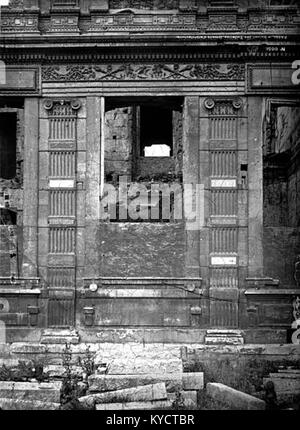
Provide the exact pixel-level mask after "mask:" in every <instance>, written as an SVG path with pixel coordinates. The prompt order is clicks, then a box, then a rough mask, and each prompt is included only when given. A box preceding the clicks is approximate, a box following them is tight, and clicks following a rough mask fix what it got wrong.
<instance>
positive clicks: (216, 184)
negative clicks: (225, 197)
mask: <svg viewBox="0 0 300 430" xmlns="http://www.w3.org/2000/svg"><path fill="white" fill-rule="evenodd" d="M211 186H212V188H236V179H212V180H211Z"/></svg>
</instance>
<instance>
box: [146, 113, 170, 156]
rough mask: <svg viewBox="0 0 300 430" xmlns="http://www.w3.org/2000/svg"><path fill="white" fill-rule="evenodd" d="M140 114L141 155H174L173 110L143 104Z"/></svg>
mask: <svg viewBox="0 0 300 430" xmlns="http://www.w3.org/2000/svg"><path fill="white" fill-rule="evenodd" d="M140 115H141V117H140V155H141V156H142V157H170V156H172V155H173V135H172V110H171V109H164V108H160V107H151V106H141V114H140Z"/></svg>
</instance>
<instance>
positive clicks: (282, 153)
mask: <svg viewBox="0 0 300 430" xmlns="http://www.w3.org/2000/svg"><path fill="white" fill-rule="evenodd" d="M273 118H274V119H273V120H274V121H275V122H274V124H273V127H272V130H273V136H272V145H271V147H272V151H271V153H270V154H269V155H268V156H267V157H265V164H264V266H265V273H266V275H268V276H272V277H274V278H278V279H280V281H281V283H282V286H286V287H287V286H291V287H292V286H294V284H295V281H294V264H295V259H296V255H297V254H299V253H300V108H298V107H288V106H283V107H278V108H277V109H276V112H275V115H273Z"/></svg>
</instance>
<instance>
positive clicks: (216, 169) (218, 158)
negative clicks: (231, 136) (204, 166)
mask: <svg viewBox="0 0 300 430" xmlns="http://www.w3.org/2000/svg"><path fill="white" fill-rule="evenodd" d="M210 156H211V176H214V177H232V176H236V174H237V153H236V151H211V153H210Z"/></svg>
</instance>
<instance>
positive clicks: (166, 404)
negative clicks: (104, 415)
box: [96, 400, 172, 411]
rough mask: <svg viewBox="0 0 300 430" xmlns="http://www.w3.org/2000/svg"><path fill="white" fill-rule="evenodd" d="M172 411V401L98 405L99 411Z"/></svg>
mask: <svg viewBox="0 0 300 430" xmlns="http://www.w3.org/2000/svg"><path fill="white" fill-rule="evenodd" d="M164 409H165V410H169V409H172V402H171V401H170V400H155V401H152V402H128V403H101V404H98V405H96V410H97V411H113V410H116V411H144V410H164Z"/></svg>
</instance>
